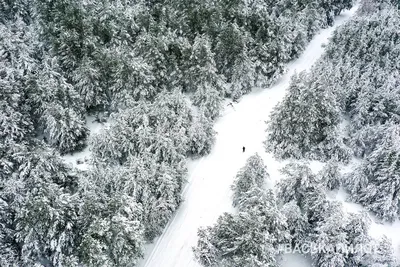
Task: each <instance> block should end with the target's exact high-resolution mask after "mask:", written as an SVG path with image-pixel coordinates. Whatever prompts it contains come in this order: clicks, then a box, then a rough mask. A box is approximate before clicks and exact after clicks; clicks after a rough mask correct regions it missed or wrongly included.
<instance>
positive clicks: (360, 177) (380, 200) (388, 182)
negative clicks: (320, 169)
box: [347, 125, 400, 221]
mask: <svg viewBox="0 0 400 267" xmlns="http://www.w3.org/2000/svg"><path fill="white" fill-rule="evenodd" d="M388 130H389V131H388V132H387V133H386V134H385V138H383V139H382V141H381V142H380V143H379V145H378V146H377V148H376V150H375V151H374V152H372V153H371V154H370V155H369V156H368V157H367V158H366V160H365V162H363V163H361V164H360V165H359V166H358V167H357V168H356V169H355V171H354V172H353V173H352V174H351V176H352V177H351V179H350V180H349V182H348V184H347V188H348V190H349V191H350V193H351V194H352V196H351V197H352V199H354V200H355V201H357V202H359V203H361V204H363V205H366V208H367V209H368V210H370V211H373V212H374V213H375V214H376V215H377V216H378V217H379V218H381V219H383V220H389V221H392V220H395V219H396V218H398V216H399V201H400V196H399V193H400V189H399V184H400V182H399V175H398V173H399V166H400V163H399V158H400V157H399V151H400V150H399V136H400V134H399V126H398V125H394V126H392V127H390V128H389V129H388Z"/></svg>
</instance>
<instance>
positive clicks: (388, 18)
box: [265, 0, 400, 221]
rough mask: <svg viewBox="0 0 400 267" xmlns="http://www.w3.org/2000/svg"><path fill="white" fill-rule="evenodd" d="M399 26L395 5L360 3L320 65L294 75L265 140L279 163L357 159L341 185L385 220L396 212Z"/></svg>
mask: <svg viewBox="0 0 400 267" xmlns="http://www.w3.org/2000/svg"><path fill="white" fill-rule="evenodd" d="M399 23H400V11H399V6H398V2H396V1H386V0H379V1H378V0H377V1H375V0H370V1H364V2H363V3H362V4H361V7H360V10H359V14H358V15H357V16H356V17H355V18H354V19H353V20H351V21H350V22H349V23H347V24H345V25H344V26H343V27H341V28H339V29H338V30H337V31H335V33H334V34H333V37H332V40H331V43H330V44H329V45H328V46H327V48H326V53H325V55H324V56H323V58H322V59H321V60H320V61H319V62H318V63H317V65H316V66H315V67H314V68H313V69H312V70H311V71H310V72H309V73H302V74H300V75H299V76H296V77H294V78H293V82H292V84H291V86H290V88H289V92H288V95H287V96H286V97H285V99H284V100H283V102H282V103H281V104H279V105H278V106H277V107H276V108H275V110H274V112H273V114H272V119H271V122H270V124H269V126H268V132H269V133H268V137H267V140H266V143H265V144H266V148H267V150H268V151H271V152H274V153H275V155H276V156H277V157H279V158H290V157H292V158H302V157H306V158H311V159H318V160H322V161H327V160H330V159H333V160H339V161H344V162H346V161H348V160H349V158H350V156H352V155H354V156H355V157H359V158H362V159H363V160H364V161H363V162H362V163H361V164H360V166H358V167H357V168H356V169H355V170H354V171H353V172H352V173H351V174H349V175H348V176H347V177H346V178H345V187H346V188H347V190H348V191H349V192H350V193H351V198H352V199H353V200H355V201H357V202H359V203H361V204H363V205H365V207H366V208H367V209H368V210H371V211H373V212H374V213H376V215H377V216H378V217H380V218H382V219H384V220H388V221H393V220H395V219H396V218H399V215H400V210H399V205H400V195H399V192H400V187H399V184H400V181H399V173H400V165H399V155H400V149H399V142H400V134H399V130H398V128H399V125H400V68H399V64H398V62H399V60H400V50H399V47H400V35H399V31H398V25H399Z"/></svg>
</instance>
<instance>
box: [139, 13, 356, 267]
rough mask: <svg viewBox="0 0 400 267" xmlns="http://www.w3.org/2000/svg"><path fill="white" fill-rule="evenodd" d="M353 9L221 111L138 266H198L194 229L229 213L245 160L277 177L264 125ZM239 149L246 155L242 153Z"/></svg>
mask: <svg viewBox="0 0 400 267" xmlns="http://www.w3.org/2000/svg"><path fill="white" fill-rule="evenodd" d="M355 10H356V8H353V9H352V10H350V11H345V12H343V13H342V15H341V16H339V17H337V19H336V23H335V25H334V26H333V27H330V28H328V29H325V30H322V31H321V32H320V33H319V34H318V35H317V36H315V38H314V39H313V40H312V41H311V43H310V44H309V45H308V47H307V48H306V50H305V51H304V53H303V54H302V56H301V57H300V58H299V59H297V60H295V61H294V62H292V63H291V64H289V66H288V72H287V73H286V74H285V75H284V76H283V77H282V78H281V79H279V80H278V81H277V83H276V84H275V85H274V86H273V87H271V88H268V89H264V90H258V91H256V92H253V93H251V94H249V95H247V96H244V97H243V99H242V100H241V101H240V103H238V104H236V105H235V110H233V109H232V107H226V110H225V113H224V114H223V116H222V117H221V118H220V119H219V120H218V121H217V122H216V124H215V127H214V129H215V130H216V131H217V132H218V135H217V138H216V143H215V145H214V147H213V150H212V152H211V154H210V155H208V156H207V157H204V158H202V159H200V160H197V161H193V162H191V163H190V164H189V174H190V175H189V179H188V184H187V185H186V187H185V190H184V192H183V198H184V202H183V203H182V205H181V206H180V207H179V209H178V211H177V212H176V214H175V216H174V217H173V218H172V220H171V221H170V223H169V224H168V226H167V227H166V229H165V230H164V232H163V234H162V235H161V236H160V237H159V238H158V239H156V240H155V244H154V245H151V246H148V248H147V250H146V253H145V258H144V260H143V261H142V262H141V263H140V264H139V266H141V267H194V266H196V267H199V266H200V265H199V264H198V263H197V262H196V261H195V260H194V258H193V253H192V247H193V246H195V245H196V242H197V229H198V228H199V227H201V226H208V225H212V224H213V223H215V221H216V219H217V218H218V216H219V215H221V214H222V213H223V212H226V211H231V209H232V207H231V189H230V186H231V184H232V181H233V178H234V176H235V174H236V173H237V171H238V170H239V169H240V168H241V167H242V166H244V164H245V162H246V159H247V158H248V157H249V156H250V155H253V154H254V153H256V152H257V153H259V154H260V155H261V156H262V157H263V158H264V160H265V163H266V165H267V168H268V172H269V173H270V175H271V177H272V178H273V179H277V178H278V177H279V176H280V174H279V172H278V169H279V168H280V167H282V164H283V163H280V162H276V161H275V160H274V159H273V158H272V156H271V155H269V154H266V153H265V152H264V149H263V144H262V142H263V141H264V139H265V123H264V122H265V121H266V120H268V117H269V114H270V112H271V110H272V108H273V107H274V106H275V105H276V104H277V103H278V102H279V101H280V100H282V98H283V96H284V95H285V89H286V88H287V87H288V85H289V82H290V77H291V76H292V75H293V74H294V73H295V72H296V71H297V72H300V71H302V70H306V69H309V68H310V67H311V66H312V65H313V64H314V63H315V61H316V60H317V59H318V58H319V57H320V56H321V54H322V53H323V50H324V49H323V47H322V46H321V45H322V44H324V43H326V42H327V41H328V38H329V37H330V36H331V34H332V32H333V31H334V29H335V28H336V27H337V26H339V25H341V24H343V23H344V22H345V21H346V20H348V19H349V18H350V17H351V16H352V15H353V14H354V12H355ZM242 146H245V147H246V152H245V153H242Z"/></svg>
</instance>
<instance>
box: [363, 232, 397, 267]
mask: <svg viewBox="0 0 400 267" xmlns="http://www.w3.org/2000/svg"><path fill="white" fill-rule="evenodd" d="M369 266H371V267H384V266H395V267H396V266H398V261H397V259H396V256H395V255H394V249H393V245H392V240H391V239H389V238H388V237H387V236H383V237H382V238H381V239H380V240H379V242H377V244H376V249H375V251H374V254H373V257H372V262H371V263H369Z"/></svg>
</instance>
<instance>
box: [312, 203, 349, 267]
mask: <svg viewBox="0 0 400 267" xmlns="http://www.w3.org/2000/svg"><path fill="white" fill-rule="evenodd" d="M321 215H322V216H324V217H322V218H321V221H319V222H317V224H316V227H315V228H314V230H313V233H312V234H311V240H312V242H313V244H315V245H316V246H318V248H322V250H321V251H318V252H317V253H315V254H313V255H312V257H313V259H314V260H315V265H316V266H321V267H331V266H338V267H344V266H348V265H347V263H346V261H347V259H346V257H347V248H348V241H347V236H346V232H345V227H346V224H345V220H344V219H343V218H344V213H343V208H342V206H341V205H340V203H339V202H336V203H335V202H333V203H329V207H328V209H327V210H326V211H325V213H323V214H321Z"/></svg>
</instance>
